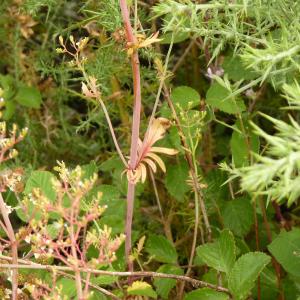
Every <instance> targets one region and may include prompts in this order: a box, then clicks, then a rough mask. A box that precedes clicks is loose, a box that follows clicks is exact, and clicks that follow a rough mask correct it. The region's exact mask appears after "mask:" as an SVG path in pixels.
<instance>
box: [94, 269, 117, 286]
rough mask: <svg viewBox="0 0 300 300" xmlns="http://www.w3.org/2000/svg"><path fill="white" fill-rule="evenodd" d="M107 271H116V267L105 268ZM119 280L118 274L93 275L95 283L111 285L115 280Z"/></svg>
mask: <svg viewBox="0 0 300 300" xmlns="http://www.w3.org/2000/svg"><path fill="white" fill-rule="evenodd" d="M104 270H105V271H112V272H114V271H115V269H114V268H111V267H109V268H107V269H104ZM117 280H118V277H117V276H103V275H99V276H96V277H93V278H92V279H91V282H92V283H93V284H97V285H109V284H112V283H114V282H116V281H117Z"/></svg>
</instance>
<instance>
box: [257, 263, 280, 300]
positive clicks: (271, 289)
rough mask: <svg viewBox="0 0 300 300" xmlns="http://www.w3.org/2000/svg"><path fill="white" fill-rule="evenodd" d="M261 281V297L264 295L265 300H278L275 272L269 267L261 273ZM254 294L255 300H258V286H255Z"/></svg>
mask: <svg viewBox="0 0 300 300" xmlns="http://www.w3.org/2000/svg"><path fill="white" fill-rule="evenodd" d="M259 280H260V292H261V295H263V300H274V299H278V282H277V277H276V274H275V271H274V270H273V269H271V268H268V267H267V268H265V269H264V270H263V271H262V272H261V273H260V275H259ZM252 294H253V296H254V299H257V285H255V286H254V290H253V292H252ZM285 296H286V295H285ZM285 299H286V298H285Z"/></svg>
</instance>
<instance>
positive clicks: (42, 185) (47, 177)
mask: <svg viewBox="0 0 300 300" xmlns="http://www.w3.org/2000/svg"><path fill="white" fill-rule="evenodd" d="M53 179H55V176H54V175H53V174H52V173H50V172H48V171H33V172H32V173H31V175H30V177H29V178H28V180H27V182H26V185H25V190H24V192H25V194H27V195H28V194H29V193H31V191H32V189H34V188H38V189H40V190H41V191H42V192H43V194H44V195H45V196H46V197H47V198H48V199H49V200H51V201H54V200H55V199H56V192H55V190H54V188H53V185H52V180H53Z"/></svg>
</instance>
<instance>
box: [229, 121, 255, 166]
mask: <svg viewBox="0 0 300 300" xmlns="http://www.w3.org/2000/svg"><path fill="white" fill-rule="evenodd" d="M235 126H236V127H238V128H240V126H239V124H238V122H237V123H236V124H235ZM230 147H231V154H232V160H233V163H234V166H235V167H237V168H238V167H243V166H248V165H249V158H250V157H249V153H250V152H258V151H259V137H258V136H257V135H255V134H254V133H252V132H251V133H250V135H249V137H245V136H244V135H243V134H241V133H239V132H237V131H233V133H232V136H231V140H230Z"/></svg>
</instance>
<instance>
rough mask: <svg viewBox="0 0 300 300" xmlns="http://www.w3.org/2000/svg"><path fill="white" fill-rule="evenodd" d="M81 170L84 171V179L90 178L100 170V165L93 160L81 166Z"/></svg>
mask: <svg viewBox="0 0 300 300" xmlns="http://www.w3.org/2000/svg"><path fill="white" fill-rule="evenodd" d="M81 170H82V171H83V176H82V179H89V178H91V177H92V176H93V175H94V174H95V173H97V172H98V167H97V165H96V163H95V161H91V162H90V163H89V164H87V165H83V166H81Z"/></svg>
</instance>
